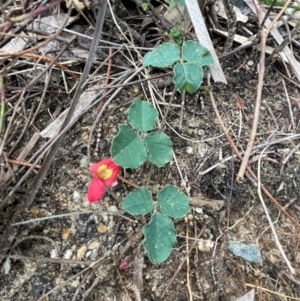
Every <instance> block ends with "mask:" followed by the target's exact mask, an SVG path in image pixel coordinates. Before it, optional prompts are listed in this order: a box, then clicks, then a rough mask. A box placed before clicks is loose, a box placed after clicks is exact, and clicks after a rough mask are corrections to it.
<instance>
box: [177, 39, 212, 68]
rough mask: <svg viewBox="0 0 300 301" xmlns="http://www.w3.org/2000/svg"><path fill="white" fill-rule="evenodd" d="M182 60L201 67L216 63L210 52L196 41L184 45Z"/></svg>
mask: <svg viewBox="0 0 300 301" xmlns="http://www.w3.org/2000/svg"><path fill="white" fill-rule="evenodd" d="M182 58H183V59H184V60H186V61H187V62H189V63H198V64H200V66H206V65H211V64H213V63H214V60H213V58H212V56H211V54H210V52H209V51H208V50H207V49H206V48H205V47H203V46H202V45H201V44H200V43H198V42H196V41H186V42H185V43H183V45H182Z"/></svg>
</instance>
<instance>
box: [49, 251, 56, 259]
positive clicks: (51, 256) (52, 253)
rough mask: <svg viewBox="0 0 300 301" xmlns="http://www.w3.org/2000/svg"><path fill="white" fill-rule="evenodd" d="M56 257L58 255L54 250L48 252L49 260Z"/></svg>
mask: <svg viewBox="0 0 300 301" xmlns="http://www.w3.org/2000/svg"><path fill="white" fill-rule="evenodd" d="M57 257H58V253H57V250H56V249H53V250H51V251H50V258H53V259H55V258H57Z"/></svg>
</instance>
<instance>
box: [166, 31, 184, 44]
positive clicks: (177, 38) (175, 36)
mask: <svg viewBox="0 0 300 301" xmlns="http://www.w3.org/2000/svg"><path fill="white" fill-rule="evenodd" d="M169 36H170V38H171V39H173V40H174V42H175V43H176V44H178V45H181V44H182V37H181V35H180V31H179V29H178V28H177V27H173V28H172V29H171V30H170V33H169Z"/></svg>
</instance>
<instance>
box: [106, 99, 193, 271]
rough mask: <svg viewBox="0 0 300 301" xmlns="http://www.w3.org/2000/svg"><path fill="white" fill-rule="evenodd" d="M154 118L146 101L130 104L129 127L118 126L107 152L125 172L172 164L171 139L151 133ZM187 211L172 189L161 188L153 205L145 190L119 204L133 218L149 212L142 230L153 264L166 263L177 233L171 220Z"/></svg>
mask: <svg viewBox="0 0 300 301" xmlns="http://www.w3.org/2000/svg"><path fill="white" fill-rule="evenodd" d="M157 116H158V112H157V110H156V109H155V108H153V107H152V106H151V105H150V104H149V103H148V102H147V101H144V100H141V99H135V100H134V101H133V104H132V105H131V106H130V108H129V111H128V123H129V124H130V126H131V127H130V126H128V125H126V124H121V125H119V132H118V134H117V135H116V136H115V137H114V138H113V141H112V145H111V150H110V152H111V156H112V159H113V161H114V162H115V163H117V164H118V165H120V166H122V167H124V168H137V167H139V166H140V165H141V164H142V163H144V162H145V161H146V160H149V161H150V162H151V163H153V164H154V165H156V166H157V167H163V166H165V164H166V163H168V162H169V161H170V160H171V156H172V147H171V140H170V138H169V137H168V136H167V135H166V134H164V133H162V132H158V131H154V126H155V120H156V118H157ZM135 130H137V131H138V134H137V133H136V132H135ZM148 132H150V133H148ZM189 208H190V207H189V200H188V197H187V196H186V195H185V194H184V193H183V192H181V191H179V190H178V188H177V187H176V186H173V185H166V186H165V187H163V188H162V189H161V190H160V191H159V192H158V194H157V196H156V200H155V201H154V200H153V198H152V194H151V192H150V190H149V189H147V187H144V186H142V187H139V188H137V189H135V190H133V191H132V192H131V193H129V194H128V195H127V196H126V197H125V198H124V200H123V201H122V209H123V210H124V211H127V212H129V213H130V214H132V215H146V214H148V213H150V212H152V215H151V220H150V222H149V223H148V224H146V225H145V226H144V227H143V234H144V242H143V245H144V248H145V250H146V251H147V253H148V256H149V259H150V261H151V262H153V263H160V262H163V261H164V260H166V259H167V258H168V256H169V255H170V253H171V251H172V248H173V246H174V244H175V241H176V231H175V228H174V224H173V221H172V219H171V217H173V218H181V217H183V216H184V215H185V214H186V213H187V212H188V211H189ZM120 266H123V265H122V264H121V265H120Z"/></svg>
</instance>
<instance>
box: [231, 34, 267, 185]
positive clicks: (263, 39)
mask: <svg viewBox="0 0 300 301" xmlns="http://www.w3.org/2000/svg"><path fill="white" fill-rule="evenodd" d="M260 45H261V47H260V59H259V74H258V85H257V94H256V102H255V110H254V116H253V125H252V130H251V133H250V138H249V141H248V144H247V149H246V151H245V154H244V157H243V160H242V163H241V166H240V170H239V172H238V174H237V177H236V178H237V181H239V180H241V179H242V178H243V177H244V174H245V170H246V168H247V165H248V161H249V158H250V155H251V152H252V148H253V144H254V140H255V136H256V130H257V126H258V118H259V110H260V104H261V95H262V89H263V82H264V74H265V50H266V34H265V31H264V29H262V30H261V44H260Z"/></svg>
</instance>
